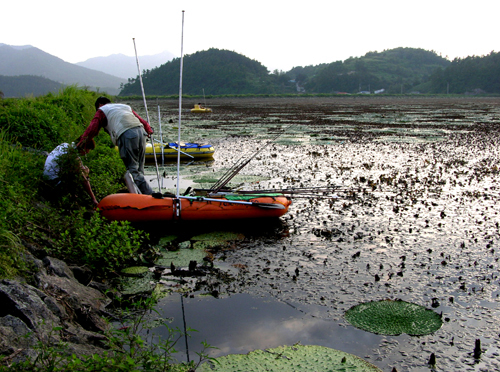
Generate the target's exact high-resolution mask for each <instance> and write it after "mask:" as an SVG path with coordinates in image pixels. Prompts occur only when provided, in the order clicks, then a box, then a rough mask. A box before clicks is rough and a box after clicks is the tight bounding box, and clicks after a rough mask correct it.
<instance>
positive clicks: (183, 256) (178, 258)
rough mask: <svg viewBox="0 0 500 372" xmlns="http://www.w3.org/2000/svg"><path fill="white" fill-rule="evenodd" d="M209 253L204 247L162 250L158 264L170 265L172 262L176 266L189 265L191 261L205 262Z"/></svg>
mask: <svg viewBox="0 0 500 372" xmlns="http://www.w3.org/2000/svg"><path fill="white" fill-rule="evenodd" d="M206 256H207V253H206V252H205V251H204V250H202V249H190V248H188V249H179V250H177V251H169V252H165V251H162V252H161V257H160V258H159V259H158V260H157V261H156V264H157V265H162V266H170V264H171V263H173V264H174V265H175V267H188V266H189V262H191V261H196V262H203V259H204V258H205V257H206Z"/></svg>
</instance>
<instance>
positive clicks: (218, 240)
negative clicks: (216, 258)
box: [191, 231, 245, 249]
mask: <svg viewBox="0 0 500 372" xmlns="http://www.w3.org/2000/svg"><path fill="white" fill-rule="evenodd" d="M244 238H245V236H244V235H243V234H239V233H236V232H230V231H214V232H211V233H206V234H200V235H196V236H193V237H192V238H191V240H193V241H194V243H193V247H194V248H197V249H216V248H224V247H226V246H228V245H229V242H232V241H235V240H243V239H244Z"/></svg>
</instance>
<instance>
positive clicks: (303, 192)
mask: <svg viewBox="0 0 500 372" xmlns="http://www.w3.org/2000/svg"><path fill="white" fill-rule="evenodd" d="M193 191H194V192H197V193H205V194H207V195H209V196H214V195H215V193H212V191H211V190H209V189H194V190H193ZM365 192H366V189H361V188H358V189H351V188H347V187H345V186H327V187H321V186H319V187H308V188H306V187H303V188H288V189H267V190H260V189H258V190H229V189H222V190H221V191H219V192H218V193H217V194H218V195H219V196H220V195H223V194H227V193H230V194H236V195H246V196H247V197H248V196H252V195H255V197H258V196H261V195H272V194H280V195H286V196H287V197H289V198H302V199H340V198H342V197H344V198H345V197H354V196H356V194H357V193H365ZM337 194H342V195H337ZM346 194H347V195H346Z"/></svg>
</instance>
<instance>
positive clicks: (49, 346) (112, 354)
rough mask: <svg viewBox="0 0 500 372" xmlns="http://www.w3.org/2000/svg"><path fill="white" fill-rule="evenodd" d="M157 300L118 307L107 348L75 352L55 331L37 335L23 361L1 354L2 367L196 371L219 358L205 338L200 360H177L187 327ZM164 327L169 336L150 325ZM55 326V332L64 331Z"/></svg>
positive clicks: (24, 368) (36, 369)
mask: <svg viewBox="0 0 500 372" xmlns="http://www.w3.org/2000/svg"><path fill="white" fill-rule="evenodd" d="M155 303H156V301H155V300H154V299H152V298H148V299H142V300H139V301H137V302H135V303H133V304H130V305H129V306H128V307H125V308H119V309H118V310H117V311H116V319H115V320H114V322H113V324H112V325H111V324H110V327H109V330H108V331H107V333H106V334H105V336H106V341H105V342H104V343H105V346H106V351H103V352H102V353H100V354H93V355H88V356H80V357H79V356H76V355H75V354H72V353H71V352H70V350H69V348H68V347H67V344H66V343H64V342H51V339H53V337H51V336H52V334H48V335H46V336H45V337H43V336H41V335H37V337H38V342H37V345H36V347H35V351H36V353H37V355H36V356H35V357H29V358H28V359H27V360H26V361H24V362H20V363H11V364H8V363H7V362H8V361H7V360H5V359H4V360H2V358H1V357H0V371H37V372H38V371H39V372H41V371H53V372H62V371H113V372H115V371H122V372H126V371H127V372H128V371H155V372H174V371H175V372H188V371H195V370H196V369H197V368H198V367H199V366H200V365H201V364H202V363H203V362H205V361H208V360H210V361H212V362H214V363H217V361H216V360H215V359H213V358H211V357H209V356H208V353H207V352H208V351H209V350H210V349H213V346H210V345H209V344H207V343H206V342H203V343H202V346H203V347H202V350H201V351H200V352H197V353H196V354H197V356H198V360H197V361H189V362H178V361H177V360H176V358H175V354H176V353H177V350H176V349H175V347H176V345H177V344H178V342H179V341H181V340H183V339H184V338H185V337H189V334H188V332H193V331H194V330H192V329H187V330H186V332H182V331H181V330H180V329H178V328H170V327H169V325H168V319H164V318H161V317H160V316H159V315H160V314H159V313H158V312H157V311H156V310H154V309H153V306H154V305H155ZM159 326H161V327H165V328H166V329H167V330H168V332H167V333H168V336H167V337H166V338H161V337H160V336H156V335H155V334H154V333H153V332H151V329H153V328H157V327H159ZM61 329H62V328H60V327H54V328H53V329H52V333H56V332H59V331H61Z"/></svg>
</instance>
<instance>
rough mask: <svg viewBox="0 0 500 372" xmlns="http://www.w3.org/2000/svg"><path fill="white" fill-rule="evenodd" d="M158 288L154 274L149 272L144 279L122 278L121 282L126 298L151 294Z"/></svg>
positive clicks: (122, 291) (121, 289) (121, 288)
mask: <svg viewBox="0 0 500 372" xmlns="http://www.w3.org/2000/svg"><path fill="white" fill-rule="evenodd" d="M155 286H156V282H155V281H153V274H152V273H151V272H150V271H149V270H148V272H146V273H144V276H143V277H140V278H137V277H122V278H121V280H120V291H121V293H122V294H123V295H125V296H130V295H137V294H142V293H146V294H149V293H151V292H152V291H153V290H154V288H155Z"/></svg>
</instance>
